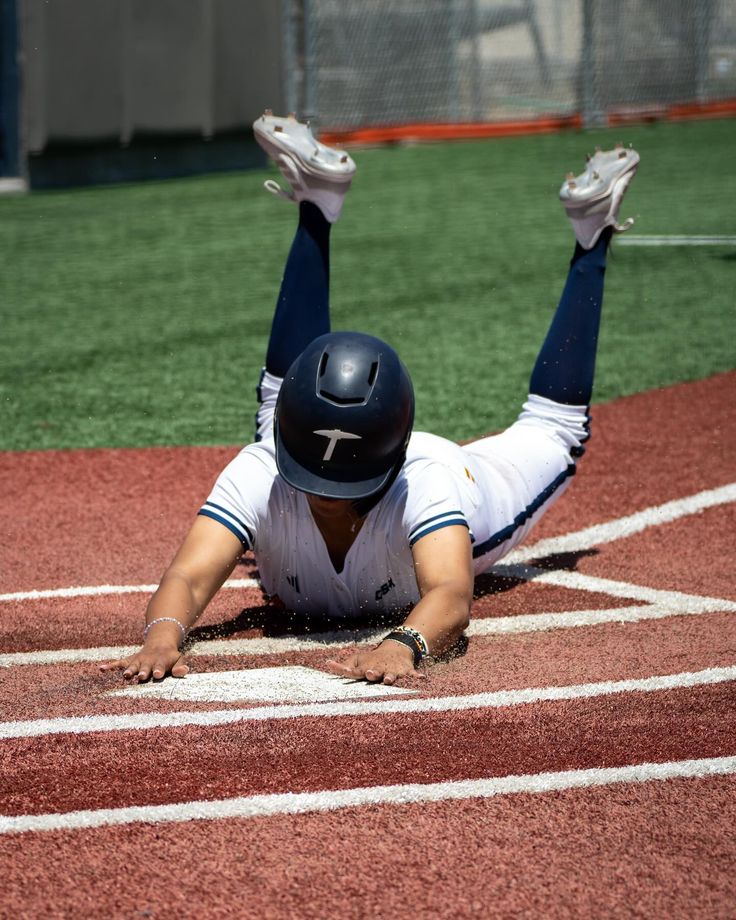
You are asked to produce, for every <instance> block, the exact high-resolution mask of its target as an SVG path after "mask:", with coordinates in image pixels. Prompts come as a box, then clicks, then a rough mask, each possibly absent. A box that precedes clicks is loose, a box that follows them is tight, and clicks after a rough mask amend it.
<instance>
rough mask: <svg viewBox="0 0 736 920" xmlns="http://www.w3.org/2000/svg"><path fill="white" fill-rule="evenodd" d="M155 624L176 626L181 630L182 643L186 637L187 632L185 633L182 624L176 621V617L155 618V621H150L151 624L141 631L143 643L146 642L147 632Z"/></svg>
mask: <svg viewBox="0 0 736 920" xmlns="http://www.w3.org/2000/svg"><path fill="white" fill-rule="evenodd" d="M156 623H176V625H177V626H178V627H179V629H180V630H181V641H182V642H183V641H184V640H185V639H186V637H187V631H186V628H185V626H184V624H183V623H180V622H179V620H177V619H176V617H157V618H156V619H155V620H151V622H150V623H149V624H148V625H147V626H146V627H145V629H144V630H143V641H144V642H145V641H146V636H147V635H148V632H149V630H150V629H151V627H152V626H155V625H156Z"/></svg>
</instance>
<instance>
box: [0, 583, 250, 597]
mask: <svg viewBox="0 0 736 920" xmlns="http://www.w3.org/2000/svg"><path fill="white" fill-rule="evenodd" d="M260 586H261V583H260V582H259V581H258V580H257V579H255V578H231V579H230V580H229V581H226V582H225V583H224V584H223V586H222V587H223V588H241V589H242V588H260ZM156 588H158V585H79V586H77V587H71V588H44V589H41V590H38V591H13V592H11V593H10V594H0V601H39V600H45V599H47V598H64V597H98V596H106V595H108V594H153V592H154V591H155V590H156Z"/></svg>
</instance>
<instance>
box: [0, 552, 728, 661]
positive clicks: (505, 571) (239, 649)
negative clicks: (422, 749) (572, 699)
mask: <svg viewBox="0 0 736 920" xmlns="http://www.w3.org/2000/svg"><path fill="white" fill-rule="evenodd" d="M490 571H491V572H493V573H495V574H497V575H502V576H506V577H512V578H520V579H521V580H523V581H538V582H541V583H543V584H554V585H559V586H560V587H564V588H570V589H571V590H577V591H591V592H593V593H596V594H601V593H603V594H606V593H607V594H612V595H613V596H615V597H621V598H627V599H630V600H639V601H644V602H645V603H644V604H640V605H635V606H630V607H611V608H602V609H593V610H564V611H555V612H549V613H523V614H518V615H516V616H509V617H478V618H476V619H473V620H471V621H470V625H469V627H468V628H467V629H466V630H465V632H466V635H468V636H498V635H515V634H520V633H529V632H541V631H544V630H549V629H573V628H577V627H581V626H600V625H602V624H604V623H636V622H639V621H641V620H658V619H664V618H665V617H671V616H683V615H697V614H704V613H731V612H736V601H729V600H725V599H724V598H719V597H703V596H701V595H698V594H683V593H681V592H679V591H660V590H657V589H656V588H645V587H641V586H639V585H630V584H628V583H627V582H618V581H611V580H610V579H605V578H597V577H595V576H593V575H582V574H581V573H579V572H547V571H544V570H543V569H537V568H534V567H532V566H522V565H502V564H500V565H495V566H493V568H492V569H491V570H490ZM385 632H386V630H385V629H379V630H376V629H352V630H351V629H343V630H333V631H330V632H322V633H312V634H311V635H310V636H309V637H308V638H307V637H297V636H279V637H273V638H262V639H209V640H206V641H203V642H196V643H193V644H192V645H191V646H190V647H189V648H188V649H187V654H188V655H190V656H195V657H197V656H204V655H219V656H250V655H253V656H256V655H282V654H286V653H288V652H319V651H322V652H324V651H335V650H337V649H341V648H348V647H350V646H353V645H370V644H371V643H374V642H377V641H378V640H379V639H380V638H381V636H383V635H385ZM136 651H138V646H136V645H116V646H115V645H114V646H98V647H93V648H76V649H74V648H72V649H42V650H39V651H36V652H6V653H5V654H0V668H14V667H21V666H24V665H54V664H76V663H80V662H91V661H111V660H112V659H114V658H125V657H127V656H128V655H132V654H133V653H134V652H136Z"/></svg>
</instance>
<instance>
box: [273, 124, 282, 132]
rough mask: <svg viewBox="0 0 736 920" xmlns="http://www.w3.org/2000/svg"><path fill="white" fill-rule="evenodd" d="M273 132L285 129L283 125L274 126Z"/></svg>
mask: <svg viewBox="0 0 736 920" xmlns="http://www.w3.org/2000/svg"><path fill="white" fill-rule="evenodd" d="M273 130H274V131H278V132H281V131H283V130H284V129H283V128H282V127H281V125H274V126H273Z"/></svg>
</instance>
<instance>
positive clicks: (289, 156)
mask: <svg viewBox="0 0 736 920" xmlns="http://www.w3.org/2000/svg"><path fill="white" fill-rule="evenodd" d="M253 133H254V134H255V138H256V140H257V141H258V143H259V144H260V145H261V147H262V148H263V149H264V150H265V151H266V153H267V154H268V155H269V157H271V159H272V160H273V161H274V163H275V164H276V165H277V166H278V168H279V171H280V172H281V175H282V176H283V177H284V179H286V181H287V182H288V183H289V191H288V192H287V191H284V189H282V188H281V186H280V185H279V184H278V183H277V182H274V181H273V179H268V180H267V181H266V182H264V187H265V188H267V189H268V191H269V192H272V193H273V194H274V195H278V196H279V197H280V198H286V199H287V200H289V201H297V202H298V201H311V202H312V203H313V204H316V205H317V207H318V208H319V209H320V210H321V211H322V213H323V214H324V215H325V217H326V218H327V220H328V221H330V223H334V222H335V221H336V220H337V219H338V217H339V216H340V212H341V211H342V205H343V200H344V198H345V193H346V192H347V190H348V189H349V188H350V183H351V182H352V181H353V176H354V175H355V163H354V162H353V160H352V158H351V157H349V156H348V154H347V153H345V151H344V150H336V149H335V148H334V147H327V146H326V145H325V144H321V143H320V142H319V141H318V140H317V139H316V138H315V136H314V135H313V134H312V131H311V128H310V127H309V125H308V124H302V122H300V121H297V119H296V117H295V116H294V115H289V116H288V118H279V117H278V116H277V115H272V114H271V112H270V110H269V109H266V111H265V112H264V113H263V115H261V117H260V118H259V119H257V121H255V122H254V123H253Z"/></svg>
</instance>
